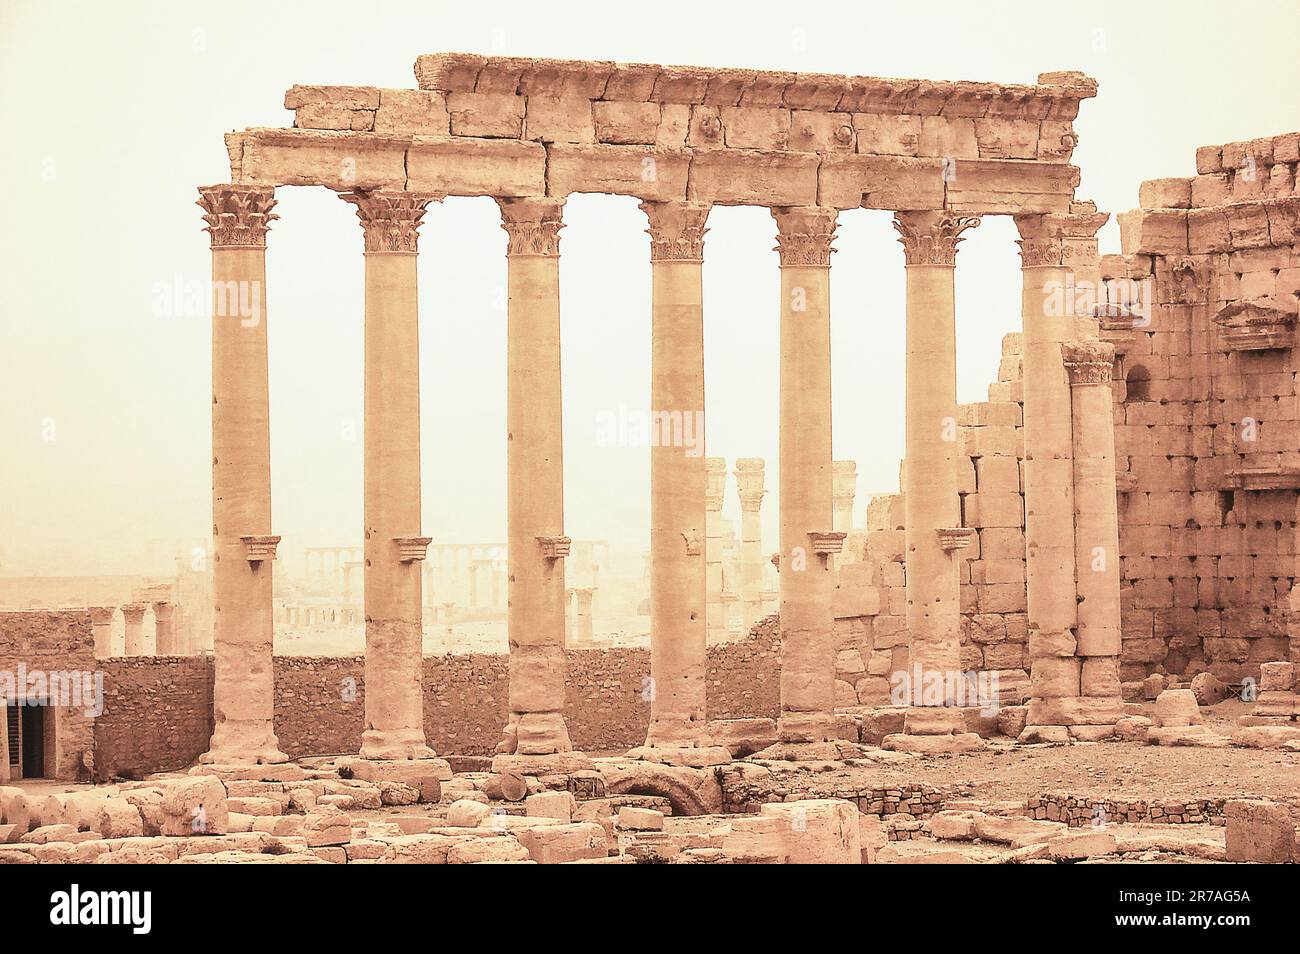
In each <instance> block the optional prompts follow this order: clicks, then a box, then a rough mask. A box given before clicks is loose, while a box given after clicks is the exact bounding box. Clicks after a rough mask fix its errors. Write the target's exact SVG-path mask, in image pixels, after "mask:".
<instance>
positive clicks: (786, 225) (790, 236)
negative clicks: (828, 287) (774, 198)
mask: <svg viewBox="0 0 1300 954" xmlns="http://www.w3.org/2000/svg"><path fill="white" fill-rule="evenodd" d="M839 214H840V213H839V210H838V209H828V208H822V207H821V206H815V205H801V206H788V207H784V208H775V209H773V210H772V218H774V219H776V251H777V252H779V253H780V254H781V265H782V267H784V266H787V265H805V266H808V265H811V266H822V267H829V266H830V264H831V253H832V252H833V251H835V249H833V248H831V243H832V242H834V241H835V226H836V219H837V218H838V216H839Z"/></svg>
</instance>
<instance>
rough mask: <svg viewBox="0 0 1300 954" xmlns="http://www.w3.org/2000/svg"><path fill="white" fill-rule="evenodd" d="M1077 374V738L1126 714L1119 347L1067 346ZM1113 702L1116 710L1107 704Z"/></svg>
mask: <svg viewBox="0 0 1300 954" xmlns="http://www.w3.org/2000/svg"><path fill="white" fill-rule="evenodd" d="M1061 356H1062V358H1063V359H1064V362H1065V370H1066V373H1067V374H1068V375H1069V377H1070V417H1071V421H1072V431H1073V460H1074V552H1075V565H1076V566H1077V567H1078V586H1077V593H1078V596H1077V600H1078V610H1077V612H1078V618H1079V627H1078V631H1077V643H1078V649H1077V652H1078V655H1079V657H1080V659H1081V662H1080V671H1079V695H1080V705H1081V710H1082V711H1080V712H1078V713H1077V716H1078V717H1079V718H1087V719H1089V720H1091V721H1090V722H1089V723H1086V724H1085V723H1076V724H1074V725H1072V726H1071V727H1070V735H1071V736H1072V737H1074V738H1080V739H1087V740H1093V739H1097V738H1105V737H1107V736H1109V735H1111V734H1112V733H1113V729H1114V725H1115V722H1116V721H1118V720H1119V719H1120V718H1121V717H1122V716H1123V715H1124V703H1123V698H1122V695H1121V691H1120V680H1119V656H1120V624H1119V619H1120V605H1119V590H1120V574H1119V569H1120V566H1119V517H1118V514H1117V506H1116V495H1115V411H1114V402H1113V397H1112V394H1111V388H1110V378H1111V370H1112V368H1113V367H1114V362H1115V347H1114V345H1111V344H1107V343H1105V342H1103V341H1098V340H1092V339H1074V340H1071V341H1066V342H1064V343H1063V344H1062V345H1061ZM1107 703H1109V708H1107Z"/></svg>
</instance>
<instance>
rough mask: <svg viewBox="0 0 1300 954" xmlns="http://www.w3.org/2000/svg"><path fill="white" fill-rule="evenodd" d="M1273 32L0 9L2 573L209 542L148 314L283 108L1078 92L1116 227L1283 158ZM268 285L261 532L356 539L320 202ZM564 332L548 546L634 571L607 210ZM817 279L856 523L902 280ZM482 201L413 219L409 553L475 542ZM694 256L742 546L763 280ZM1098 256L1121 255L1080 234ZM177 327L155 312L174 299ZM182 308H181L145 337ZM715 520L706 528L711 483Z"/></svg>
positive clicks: (1109, 236)
mask: <svg viewBox="0 0 1300 954" xmlns="http://www.w3.org/2000/svg"><path fill="white" fill-rule="evenodd" d="M1297 35H1300V5H1297V4H1295V3H1291V2H1273V3H1252V2H1237V3H1233V4H1231V5H1229V6H1224V5H1222V4H1219V3H1215V2H1210V0H1198V2H1174V3H1136V4H1135V3H1131V2H1096V3H1089V4H1086V5H1085V4H1050V3H1044V2H1041V0H1037V2H1029V3H1010V2H1004V3H996V2H995V3H983V2H972V0H965V2H957V3H947V2H938V0H930V2H927V3H924V4H898V3H893V2H890V3H869V2H863V0H854V2H832V0H824V2H820V3H810V4H802V5H800V4H790V3H770V2H751V3H748V4H744V5H742V6H736V5H734V4H708V3H699V2H691V3H682V2H673V0H656V2H654V3H648V4H610V3H563V2H552V3H544V4H542V3H535V2H528V3H519V2H503V0H494V2H492V3H484V4H466V3H438V2H418V3H417V2H411V3H405V2H395V0H389V2H382V0H380V2H367V3H356V2H349V3H330V2H319V3H286V2H251V0H250V2H237V0H228V2H225V3H221V4H199V3H179V2H170V3H164V2H159V3H138V2H137V3H133V2H121V3H113V4H88V3H75V4H74V3H60V2H15V0H3V2H0V123H2V124H3V128H4V129H5V148H4V149H3V150H0V171H2V172H3V175H4V181H5V182H6V183H7V185H8V190H7V194H6V201H5V210H6V212H5V215H4V219H3V220H4V226H3V231H2V235H0V277H2V278H3V280H4V286H5V289H6V292H7V293H6V295H5V299H4V307H3V315H2V318H0V322H2V325H0V326H2V328H3V331H2V332H0V354H2V355H3V365H2V366H0V408H2V409H3V427H2V428H0V455H2V456H0V460H2V461H3V463H2V464H0V573H5V574H16V573H27V572H38V573H60V572H62V573H97V572H102V573H108V572H123V571H129V570H133V569H138V568H141V567H142V566H143V559H144V554H145V553H146V552H147V550H148V548H149V541H150V540H154V539H173V538H199V537H202V536H203V535H204V534H205V533H206V532H207V528H208V526H209V520H210V504H211V501H210V478H211V468H210V463H209V461H210V433H209V428H210V421H209V377H210V364H209V362H210V345H209V335H210V328H209V324H208V320H207V318H206V317H205V316H204V315H202V314H195V313H193V312H192V310H187V309H185V308H183V307H182V308H179V309H178V308H172V309H171V310H172V313H171V314H164V315H159V314H158V311H159V310H160V309H159V307H158V305H157V298H158V295H159V289H160V288H163V287H167V286H180V287H184V286H185V285H186V284H187V283H193V282H196V281H200V282H201V281H204V280H206V279H207V277H208V274H209V252H208V241H207V236H206V235H205V234H204V233H203V232H202V231H201V227H202V224H203V223H202V222H201V220H200V211H199V209H198V208H197V207H196V206H195V205H194V200H195V198H196V192H195V187H196V186H198V185H201V184H207V183H213V182H224V181H227V180H228V179H229V167H228V164H227V159H226V152H225V148H224V145H223V143H222V133H223V132H225V131H227V130H231V129H238V128H244V127H249V126H288V125H291V124H292V119H293V116H292V114H291V113H289V112H287V111H286V110H284V109H283V95H284V91H285V90H286V89H287V88H288V87H290V86H291V85H293V84H295V83H305V84H359V85H371V86H387V87H404V86H407V87H409V86H414V76H413V73H412V64H413V62H414V60H415V58H416V56H418V55H419V54H422V53H432V52H439V51H468V52H478V53H489V54H490V53H497V54H504V55H518V56H546V57H562V58H581V59H612V60H623V61H639V62H659V63H672V64H699V65H707V66H736V67H752V68H766V69H781V70H808V71H816V72H827V73H853V74H860V75H878V76H905V77H924V78H930V79H971V80H990V81H997V82H1013V83H1032V82H1033V81H1034V80H1035V78H1036V76H1037V74H1038V73H1040V72H1043V71H1049V70H1064V69H1073V70H1082V71H1084V72H1086V73H1087V74H1089V75H1091V76H1093V77H1095V78H1096V79H1097V80H1098V81H1099V83H1100V87H1101V88H1100V94H1099V95H1098V97H1097V98H1096V99H1093V100H1089V101H1086V102H1084V103H1083V105H1082V111H1081V115H1080V117H1079V119H1078V120H1077V122H1076V130H1077V131H1078V133H1079V135H1080V137H1081V141H1080V144H1079V147H1078V149H1077V150H1076V151H1075V154H1074V162H1075V163H1076V164H1078V165H1079V166H1080V167H1081V168H1082V175H1083V181H1082V186H1081V187H1080V189H1079V193H1078V194H1079V196H1080V197H1081V198H1091V199H1094V200H1096V202H1097V204H1098V206H1099V207H1100V208H1101V209H1103V210H1105V211H1110V212H1112V213H1114V212H1121V211H1124V210H1127V209H1129V208H1132V207H1133V206H1135V205H1136V204H1137V188H1138V184H1139V182H1141V181H1142V180H1143V179H1147V178H1158V177H1164V176H1185V175H1191V174H1193V173H1194V171H1195V168H1194V151H1195V149H1196V147H1197V146H1199V145H1204V144H1208V143H1222V142H1225V141H1232V140H1238V139H1248V138H1252V137H1256V136H1264V135H1272V134H1276V133H1281V132H1287V131H1292V130H1295V129H1297V128H1300V98H1298V97H1297V96H1296V90H1297V88H1300V67H1298V66H1297V62H1298V60H1297V57H1296V54H1295V38H1296V36H1297ZM279 195H280V206H279V209H278V210H277V211H278V212H279V214H280V216H281V219H280V221H279V222H277V223H276V225H275V228H274V229H273V231H272V233H271V238H270V251H269V254H268V267H269V276H268V297H269V305H268V308H269V315H268V320H269V333H270V347H271V399H272V455H273V471H274V481H273V507H274V513H275V520H274V524H275V527H274V528H275V531H276V532H278V533H280V534H282V535H283V537H284V544H283V548H284V550H283V552H284V553H285V555H286V556H288V557H289V559H291V560H294V561H295V565H297V566H300V565H301V564H300V561H298V560H297V558H296V556H295V554H296V552H297V551H298V550H299V549H300V548H301V547H303V546H308V545H327V544H346V543H350V542H356V543H358V544H359V543H360V537H361V479H362V473H361V442H360V436H359V431H358V432H357V437H356V439H355V440H354V441H348V440H345V439H344V437H343V435H344V433H345V432H346V430H347V427H346V424H347V422H348V420H349V419H354V420H356V421H357V422H359V421H360V415H361V382H362V363H361V362H362V355H361V325H362V286H361V281H362V266H363V260H362V255H361V251H362V249H361V231H360V227H359V226H358V224H357V222H356V218H355V214H354V212H353V209H352V208H351V207H349V206H346V205H345V204H344V203H343V202H341V201H339V200H338V199H337V198H335V197H334V196H333V195H331V194H330V193H328V192H325V191H323V190H308V189H293V188H284V189H281V190H280V191H279ZM565 217H566V221H567V223H568V227H567V228H566V229H565V232H564V240H563V243H562V251H563V255H562V266H561V267H562V278H561V282H562V307H563V336H564V355H563V360H564V384H565V454H566V464H567V471H568V482H567V523H568V528H567V529H568V532H569V533H570V535H571V536H572V537H574V538H575V539H592V538H602V539H609V540H611V541H613V542H614V543H615V544H616V546H617V547H618V548H619V550H618V552H621V553H622V554H623V555H624V556H625V557H627V556H630V557H631V558H632V559H633V560H635V559H636V555H637V554H639V552H640V551H641V550H642V549H643V548H644V546H645V540H646V534H647V526H648V517H649V499H648V486H649V479H648V451H647V450H645V449H644V448H639V449H628V448H609V447H601V446H598V444H597V441H596V418H597V415H598V414H599V413H600V412H602V411H613V412H615V413H617V411H618V409H619V408H620V406H623V405H625V406H627V407H628V408H631V409H635V408H644V407H645V405H646V402H647V400H648V391H649V292H650V286H649V264H648V249H649V243H648V239H647V237H646V236H645V234H644V231H643V230H644V228H645V219H644V216H643V215H642V214H641V213H640V212H639V211H638V210H637V209H636V203H635V201H634V200H632V199H627V198H613V197H606V196H575V197H574V198H572V199H571V200H570V201H569V204H568V206H567V208H566V212H565ZM840 221H841V226H840V239H839V241H838V243H837V247H838V249H839V251H838V252H837V254H836V256H835V265H834V267H833V269H832V278H831V282H832V301H833V329H834V331H833V334H834V413H835V430H834V435H835V455H836V457H837V458H852V459H856V460H857V461H858V470H859V474H860V479H859V498H858V505H857V516H858V520H859V521H861V520H862V514H863V510H864V507H865V499H866V496H867V494H868V493H870V492H872V491H882V492H885V491H890V490H894V489H896V487H897V473H898V460H899V457H900V455H901V453H902V440H903V437H902V435H903V426H902V425H903V422H902V416H901V414H902V408H901V403H902V395H903V367H902V357H903V281H904V270H903V258H902V250H901V248H900V246H899V245H898V244H897V243H896V242H895V234H894V232H893V230H892V228H891V227H890V225H889V217H888V215H887V214H885V213H879V212H867V211H861V210H859V211H856V212H851V213H847V214H845V215H843V216H841V219H840ZM498 223H499V217H498V214H497V210H496V207H495V206H494V204H493V203H492V202H491V201H490V200H488V199H449V200H448V201H447V202H446V203H445V204H444V205H442V206H440V207H436V208H434V209H433V210H432V211H431V212H430V213H429V215H428V216H427V217H426V219H425V226H424V228H423V238H422V246H421V247H422V255H421V263H420V281H421V288H420V298H421V300H420V306H421V335H422V338H421V358H422V375H423V415H424V417H423V447H424V478H423V480H424V487H423V500H424V532H425V533H426V534H428V535H430V536H432V537H434V538H435V539H437V540H439V541H495V540H500V539H503V537H504V533H505V499H504V495H505V313H504V310H503V308H502V307H501V301H502V300H503V297H502V294H501V290H502V288H503V285H504V281H505V256H504V251H505V235H504V233H503V232H502V231H501V229H500V227H499V224H498ZM709 224H710V228H711V231H710V233H709V236H708V239H707V242H706V253H705V257H706V265H705V273H704V275H705V308H706V318H705V320H706V350H707V372H708V398H707V399H708V411H707V414H708V444H709V453H710V454H711V455H715V456H725V457H727V458H728V460H729V462H730V461H734V459H735V458H736V457H751V456H753V457H765V458H767V459H768V461H769V479H768V486H769V488H770V490H771V492H770V495H769V498H768V502H767V505H766V506H765V510H766V518H767V519H766V521H765V522H766V527H767V534H768V541H769V542H770V543H771V544H772V545H774V544H775V526H776V524H775V517H776V506H775V505H776V494H775V487H776V473H775V465H776V449H777V373H778V353H777V288H778V274H777V259H776V254H775V253H774V252H773V251H772V250H771V249H772V246H773V244H774V226H773V222H772V219H771V216H770V215H769V214H768V212H767V211H766V210H763V209H754V208H722V209H717V210H715V212H714V213H713V215H712V217H711V220H710V223H709ZM1103 237H1104V239H1105V245H1104V246H1103V250H1104V251H1118V240H1117V233H1116V231H1115V229H1114V225H1113V223H1112V224H1111V225H1108V226H1107V228H1106V231H1105V232H1104V233H1103ZM1014 239H1015V230H1014V228H1013V227H1012V225H1011V222H1010V221H1009V220H1007V219H1001V218H990V219H986V220H985V222H984V223H983V224H982V225H981V226H980V227H979V228H978V229H977V230H975V231H974V232H973V233H970V238H969V239H968V240H967V241H966V242H965V243H964V245H963V246H962V251H961V254H960V255H959V258H958V260H959V265H958V268H957V297H958V306H957V307H958V337H959V349H960V351H959V356H958V370H959V394H960V397H961V399H962V400H964V401H970V400H980V399H982V398H983V396H984V393H985V388H986V385H987V384H988V382H989V381H991V380H993V379H994V378H995V376H996V369H997V364H998V358H999V351H1000V341H1001V337H1002V335H1003V334H1004V333H1006V332H1009V331H1015V330H1017V329H1018V326H1019V321H1020V319H1019V285H1020V278H1019V264H1018V258H1017V256H1016V247H1015V244H1014ZM182 304H183V303H182ZM177 312H179V313H177ZM727 508H728V511H729V512H732V513H734V512H736V511H737V509H738V506H737V503H736V500H735V494H734V484H733V485H732V486H731V487H730V488H729V496H728V503H727Z"/></svg>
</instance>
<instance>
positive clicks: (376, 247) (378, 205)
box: [339, 191, 443, 254]
mask: <svg viewBox="0 0 1300 954" xmlns="http://www.w3.org/2000/svg"><path fill="white" fill-rule="evenodd" d="M339 198H340V199H342V200H343V201H344V202H348V203H351V204H352V205H355V206H356V207H357V218H358V219H360V220H361V228H362V229H363V230H364V231H365V243H366V251H367V252H405V253H409V254H414V253H415V252H416V251H418V250H419V240H420V222H421V220H422V219H423V218H424V213H425V211H426V210H427V209H428V206H429V203H430V202H441V201H442V200H443V196H440V195H432V194H420V193H412V192H381V191H375V192H362V191H357V192H344V193H342V194H341V195H340V196H339Z"/></svg>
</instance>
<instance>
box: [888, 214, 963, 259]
mask: <svg viewBox="0 0 1300 954" xmlns="http://www.w3.org/2000/svg"><path fill="white" fill-rule="evenodd" d="M979 224H980V220H979V216H977V215H954V214H952V213H950V212H895V213H894V228H895V229H897V230H898V241H899V242H900V243H902V246H903V256H904V258H905V260H906V261H907V264H908V265H955V264H957V243H958V242H960V241H962V238H963V236H962V234H961V233H962V232H965V231H966V230H967V229H970V228H974V227H975V226H977V225H979Z"/></svg>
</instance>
